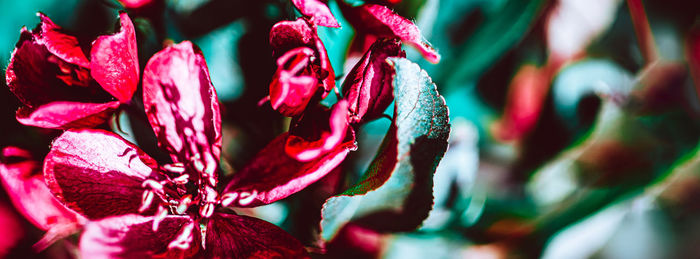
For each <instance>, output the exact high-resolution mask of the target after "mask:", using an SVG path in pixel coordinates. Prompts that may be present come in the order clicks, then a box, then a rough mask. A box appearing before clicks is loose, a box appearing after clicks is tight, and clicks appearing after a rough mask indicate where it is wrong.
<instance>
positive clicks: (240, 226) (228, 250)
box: [204, 213, 309, 258]
mask: <svg viewBox="0 0 700 259" xmlns="http://www.w3.org/2000/svg"><path fill="white" fill-rule="evenodd" d="M205 244H206V250H205V251H204V252H205V255H204V257H205V258H309V255H308V254H307V253H306V250H305V249H304V246H303V245H302V244H301V242H299V240H296V239H295V238H294V237H292V235H290V234H289V233H287V232H285V231H284V230H282V229H281V228H279V227H277V226H275V225H273V224H271V223H268V222H267V221H264V220H261V219H257V218H253V217H248V216H238V215H230V214H222V213H215V214H214V216H213V217H212V218H211V219H210V220H209V224H207V236H206V242H205Z"/></svg>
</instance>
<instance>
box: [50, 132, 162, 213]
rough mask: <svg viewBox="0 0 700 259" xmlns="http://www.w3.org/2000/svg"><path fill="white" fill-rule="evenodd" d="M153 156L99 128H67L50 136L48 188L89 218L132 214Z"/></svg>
mask: <svg viewBox="0 0 700 259" xmlns="http://www.w3.org/2000/svg"><path fill="white" fill-rule="evenodd" d="M156 168H157V164H156V162H155V160H153V159H152V158H150V157H149V156H148V155H147V154H145V153H144V152H143V151H141V150H140V149H139V148H138V147H136V146H135V145H133V144H131V143H129V142H128V141H126V140H124V139H123V138H121V137H120V136H118V135H116V134H114V133H112V132H108V131H104V130H91V129H83V130H69V131H66V132H64V133H63V134H62V135H61V136H59V137H58V138H56V140H54V142H53V145H52V147H51V151H50V152H49V154H48V155H47V156H46V159H45V160H44V177H45V178H46V184H47V185H48V187H49V189H50V190H51V192H52V193H53V194H54V196H56V198H58V200H59V201H61V202H62V203H63V204H64V205H66V206H67V207H69V208H71V209H73V210H75V211H76V212H78V213H81V214H82V215H84V216H85V217H87V218H89V219H99V218H104V217H108V216H114V215H122V214H127V213H137V212H138V209H139V207H140V205H141V197H142V193H143V191H144V188H143V187H142V182H143V181H144V180H145V179H147V178H148V177H149V176H151V175H154V174H156V173H157V171H156V170H157V169H156Z"/></svg>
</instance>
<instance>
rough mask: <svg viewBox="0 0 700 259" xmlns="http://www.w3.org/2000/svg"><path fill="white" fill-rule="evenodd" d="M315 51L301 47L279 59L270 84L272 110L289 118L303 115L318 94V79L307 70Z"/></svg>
mask: <svg viewBox="0 0 700 259" xmlns="http://www.w3.org/2000/svg"><path fill="white" fill-rule="evenodd" d="M313 53H314V52H313V50H311V49H310V48H307V47H299V48H296V49H293V50H290V51H288V52H287V53H285V54H284V55H282V56H281V57H280V58H279V59H277V66H278V67H277V72H275V75H274V76H273V78H272V83H270V103H271V104H272V108H273V109H275V110H277V111H279V112H280V113H281V114H282V115H284V116H287V117H294V116H297V115H299V114H301V113H302V112H303V111H304V109H305V108H306V105H307V104H308V103H309V101H310V100H311V97H313V95H314V93H316V89H318V87H317V85H316V84H317V81H316V78H315V77H313V76H310V75H306V74H308V73H313V72H311V71H310V69H307V67H308V65H309V63H310V58H311V57H312V55H313Z"/></svg>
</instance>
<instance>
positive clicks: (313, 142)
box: [284, 100, 348, 162]
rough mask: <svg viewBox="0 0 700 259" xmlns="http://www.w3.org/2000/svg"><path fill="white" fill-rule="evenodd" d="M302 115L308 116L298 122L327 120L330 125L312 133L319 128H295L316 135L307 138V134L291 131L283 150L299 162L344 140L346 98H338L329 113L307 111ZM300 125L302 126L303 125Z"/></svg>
mask: <svg viewBox="0 0 700 259" xmlns="http://www.w3.org/2000/svg"><path fill="white" fill-rule="evenodd" d="M315 115H318V116H315ZM304 116H305V117H308V118H302V120H301V121H300V122H299V124H319V123H323V122H324V121H326V120H328V121H329V123H328V124H329V125H330V127H329V128H328V129H327V130H326V129H320V132H319V134H313V132H314V131H317V130H319V129H313V130H308V128H306V127H304V128H302V129H299V130H295V131H301V133H307V132H312V134H313V135H316V136H312V138H311V139H309V138H308V136H302V137H300V136H298V135H297V134H294V133H292V134H291V135H290V136H289V138H288V139H287V143H286V145H285V146H284V150H285V152H286V153H287V154H288V155H289V156H291V157H293V158H295V159H296V160H299V161H301V162H307V161H311V160H314V159H316V158H318V157H319V156H321V155H323V154H325V153H326V152H329V151H332V150H334V149H335V147H336V146H338V145H340V143H341V142H343V141H344V140H345V135H346V133H347V131H348V102H347V101H346V100H340V101H339V102H338V103H336V104H335V105H333V109H332V111H331V112H330V114H328V113H327V112H317V111H309V112H308V113H306V114H304ZM300 127H303V125H302V126H300Z"/></svg>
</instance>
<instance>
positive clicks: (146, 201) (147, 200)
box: [139, 190, 155, 213]
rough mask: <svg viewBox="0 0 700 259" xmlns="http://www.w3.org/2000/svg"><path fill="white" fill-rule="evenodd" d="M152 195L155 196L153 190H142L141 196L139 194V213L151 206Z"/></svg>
mask: <svg viewBox="0 0 700 259" xmlns="http://www.w3.org/2000/svg"><path fill="white" fill-rule="evenodd" d="M153 196H155V193H153V191H151V190H145V191H143V196H141V207H139V213H143V212H144V211H146V210H147V209H148V208H149V207H151V203H153Z"/></svg>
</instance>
